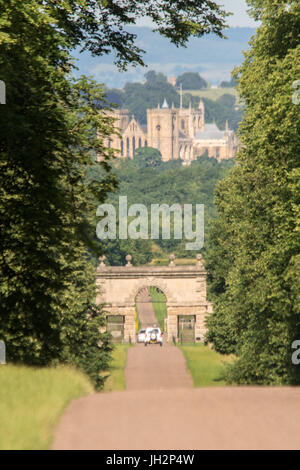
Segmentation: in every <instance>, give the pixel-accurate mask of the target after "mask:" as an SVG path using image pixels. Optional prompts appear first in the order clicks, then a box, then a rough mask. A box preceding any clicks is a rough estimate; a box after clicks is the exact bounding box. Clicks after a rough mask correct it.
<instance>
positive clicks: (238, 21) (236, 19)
mask: <svg viewBox="0 0 300 470" xmlns="http://www.w3.org/2000/svg"><path fill="white" fill-rule="evenodd" d="M215 1H216V3H218V4H220V5H223V6H224V7H225V10H226V11H228V12H231V13H233V16H230V17H229V18H228V20H227V21H228V23H229V26H232V27H235V26H240V27H246V26H248V27H251V28H255V27H257V23H255V21H254V20H253V19H252V18H250V16H249V15H248V13H247V10H248V9H249V7H248V5H247V4H246V1H245V0H215ZM137 25H138V26H151V21H150V20H149V19H147V18H143V19H140V20H138V21H137Z"/></svg>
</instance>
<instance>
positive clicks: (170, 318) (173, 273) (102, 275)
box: [97, 255, 212, 342]
mask: <svg viewBox="0 0 300 470" xmlns="http://www.w3.org/2000/svg"><path fill="white" fill-rule="evenodd" d="M128 259H130V260H131V257H128ZM97 286H98V288H99V294H98V296H97V303H98V304H105V305H106V306H107V307H106V310H107V311H109V312H110V314H111V315H123V316H124V319H125V323H124V339H125V341H129V340H131V341H132V342H135V298H136V296H137V294H138V292H139V290H141V289H143V288H145V287H148V288H149V287H151V286H154V287H157V288H159V289H160V290H162V291H163V292H164V294H165V296H166V298H167V333H168V340H169V341H171V340H172V339H174V338H175V339H176V338H178V316H184V315H188V316H190V315H194V316H195V318H196V323H195V339H196V340H197V339H198V340H203V336H204V334H205V331H206V328H205V318H206V316H207V315H208V314H209V313H210V312H211V311H212V306H211V304H210V303H209V302H207V300H206V271H205V269H204V266H203V264H202V260H201V255H198V256H197V263H196V264H195V265H192V266H176V264H175V263H174V261H173V260H172V261H171V263H170V265H169V266H132V264H131V262H130V261H129V262H128V263H127V265H126V266H106V265H105V264H104V261H103V259H102V262H101V264H100V265H99V267H98V270H97Z"/></svg>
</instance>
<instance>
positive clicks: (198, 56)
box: [75, 26, 255, 88]
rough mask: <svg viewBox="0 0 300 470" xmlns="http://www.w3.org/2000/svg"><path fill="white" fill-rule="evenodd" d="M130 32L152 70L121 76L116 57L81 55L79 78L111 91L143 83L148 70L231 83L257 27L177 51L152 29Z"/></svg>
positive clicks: (229, 32) (192, 42) (234, 30)
mask: <svg viewBox="0 0 300 470" xmlns="http://www.w3.org/2000/svg"><path fill="white" fill-rule="evenodd" d="M128 30H129V31H130V32H133V33H134V34H136V35H137V44H138V46H139V47H141V48H142V49H144V50H146V51H147V53H146V54H145V55H144V61H145V63H146V64H147V65H148V68H142V67H137V68H131V69H130V70H129V71H128V72H125V73H124V72H123V73H120V72H118V70H117V68H116V67H115V66H114V64H113V60H114V57H113V55H109V56H103V57H97V58H96V57H91V56H90V54H88V53H83V54H79V53H78V52H77V53H76V54H75V57H77V58H78V59H79V60H78V63H77V66H78V67H79V71H78V73H77V74H76V75H79V74H82V73H84V74H86V75H93V76H94V77H95V78H96V79H97V80H98V81H100V82H103V83H106V84H107V86H108V87H110V88H112V87H115V88H122V87H123V86H124V85H125V83H127V82H132V81H143V77H144V74H145V73H146V72H147V70H156V71H159V72H163V73H164V74H166V75H168V76H170V75H175V76H178V75H180V74H182V73H183V72H185V71H192V72H200V73H201V75H202V76H203V77H204V78H205V79H206V80H208V81H209V82H210V83H211V84H213V85H218V84H219V83H220V82H221V81H224V80H230V73H231V70H232V69H233V68H234V67H235V66H236V65H239V64H240V63H241V62H242V60H243V54H242V51H243V50H246V49H247V48H248V42H249V39H250V37H251V36H252V35H253V34H254V33H255V29H254V28H230V29H228V30H227V31H226V33H225V34H226V36H227V38H228V39H220V38H218V37H216V36H215V35H209V36H205V37H204V38H202V39H194V38H193V39H191V40H190V42H189V44H188V47H187V48H177V47H176V46H174V45H173V44H170V42H169V41H168V40H167V39H165V38H163V37H162V36H160V35H159V34H158V33H153V32H152V30H151V28H147V27H133V26H132V27H129V28H128Z"/></svg>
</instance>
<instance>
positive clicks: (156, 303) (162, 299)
mask: <svg viewBox="0 0 300 470" xmlns="http://www.w3.org/2000/svg"><path fill="white" fill-rule="evenodd" d="M149 291H150V295H151V297H152V300H153V303H152V305H153V309H154V313H155V316H156V319H157V321H158V323H159V326H160V329H161V331H164V329H165V318H166V317H167V305H166V296H165V295H164V294H163V293H162V292H158V291H157V289H156V287H152V286H151V287H150V289H149Z"/></svg>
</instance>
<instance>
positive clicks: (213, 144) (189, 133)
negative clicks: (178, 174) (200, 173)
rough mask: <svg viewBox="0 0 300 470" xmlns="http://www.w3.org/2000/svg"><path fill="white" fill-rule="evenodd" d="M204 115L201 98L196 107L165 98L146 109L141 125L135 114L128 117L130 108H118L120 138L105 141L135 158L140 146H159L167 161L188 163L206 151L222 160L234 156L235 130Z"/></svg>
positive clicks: (163, 157) (127, 155) (122, 153)
mask: <svg viewBox="0 0 300 470" xmlns="http://www.w3.org/2000/svg"><path fill="white" fill-rule="evenodd" d="M204 115H205V109H204V103H203V101H202V100H201V101H200V103H199V106H198V108H196V109H195V108H193V107H192V106H191V105H190V106H189V108H180V109H176V108H175V107H174V106H173V105H172V106H171V107H169V105H168V103H167V101H166V100H164V103H163V105H162V107H160V105H158V107H157V108H156V109H147V126H142V125H140V124H139V122H138V121H137V120H136V119H135V117H134V116H131V118H130V117H129V111H128V110H127V109H119V110H116V111H114V112H113V113H112V116H113V117H114V118H115V127H116V129H117V131H118V132H119V134H120V135H121V138H120V137H119V136H117V135H112V136H111V137H110V139H107V141H106V142H105V143H106V145H107V146H108V147H112V148H114V149H116V150H117V151H118V152H117V156H119V158H133V156H134V154H135V152H136V150H137V149H138V148H141V147H152V148H155V149H158V150H159V151H160V152H161V154H162V159H163V161H165V162H166V161H169V160H177V159H181V160H182V162H183V164H185V165H189V164H190V163H191V162H192V161H193V160H196V159H197V158H198V157H200V156H201V155H204V154H205V152H206V151H207V152H208V156H209V157H214V158H217V159H218V160H219V161H221V160H224V159H229V158H233V157H234V156H235V154H236V151H237V148H238V140H237V137H236V135H235V133H234V132H233V131H231V130H229V128H228V124H226V129H225V131H222V130H220V129H218V127H217V126H216V124H205V118H204Z"/></svg>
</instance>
